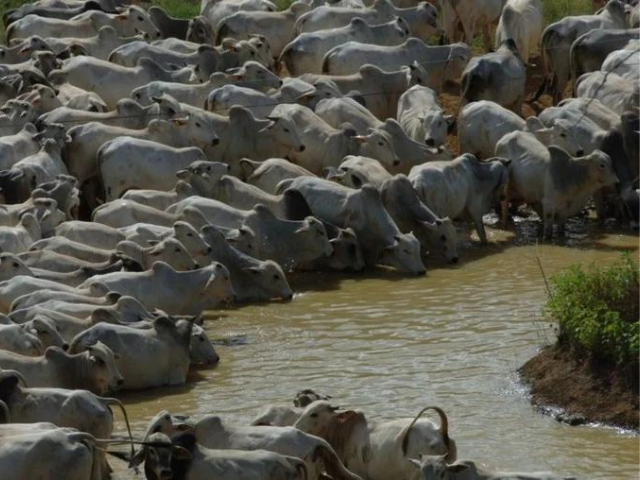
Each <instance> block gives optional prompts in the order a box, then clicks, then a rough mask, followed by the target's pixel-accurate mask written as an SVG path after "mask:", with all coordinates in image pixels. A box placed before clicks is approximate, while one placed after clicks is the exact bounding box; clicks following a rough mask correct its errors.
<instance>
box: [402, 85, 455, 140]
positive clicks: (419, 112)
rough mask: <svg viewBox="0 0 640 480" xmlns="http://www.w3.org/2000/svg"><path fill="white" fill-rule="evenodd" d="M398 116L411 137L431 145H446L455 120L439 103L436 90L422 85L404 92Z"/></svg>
mask: <svg viewBox="0 0 640 480" xmlns="http://www.w3.org/2000/svg"><path fill="white" fill-rule="evenodd" d="M396 118H397V119H398V122H400V125H402V128H403V129H404V130H405V131H406V132H407V135H409V137H410V138H412V139H413V140H415V141H417V142H421V143H422V142H424V143H426V144H427V145H428V146H430V147H441V146H442V145H444V143H445V141H446V139H447V132H448V131H449V129H450V127H451V125H452V123H453V120H454V119H453V115H448V114H446V113H445V112H444V110H443V109H442V107H440V105H438V99H437V96H436V92H434V91H433V90H431V89H430V88H429V87H424V86H422V85H414V86H413V87H411V88H410V89H409V90H407V91H406V92H404V93H403V94H402V96H401V97H400V100H399V101H398V114H397V116H396Z"/></svg>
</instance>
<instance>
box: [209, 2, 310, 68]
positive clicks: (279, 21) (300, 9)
mask: <svg viewBox="0 0 640 480" xmlns="http://www.w3.org/2000/svg"><path fill="white" fill-rule="evenodd" d="M310 8H311V7H310V6H309V4H308V3H306V2H303V1H296V2H293V3H291V4H290V5H289V8H287V9H286V10H282V11H278V12H261V11H248V12H247V11H240V12H236V13H234V14H232V15H229V16H228V17H225V18H223V19H222V20H221V21H220V22H219V23H218V28H217V37H216V38H217V43H220V42H221V41H222V40H223V39H224V38H227V37H231V38H236V39H238V40H245V39H248V38H250V36H251V35H255V34H260V35H264V36H265V37H266V38H267V39H268V40H269V46H270V47H271V53H272V54H273V56H274V57H275V58H278V57H279V56H280V53H281V52H282V49H283V48H284V47H285V45H286V44H287V43H288V42H289V41H290V40H291V33H292V31H293V25H294V24H295V22H296V20H297V19H298V17H300V15H302V14H304V13H306V12H308V11H309V10H310Z"/></svg>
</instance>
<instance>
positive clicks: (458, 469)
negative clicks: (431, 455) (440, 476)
mask: <svg viewBox="0 0 640 480" xmlns="http://www.w3.org/2000/svg"><path fill="white" fill-rule="evenodd" d="M469 468H471V467H470V466H469V465H466V464H464V463H454V464H452V465H447V470H449V471H450V472H452V473H456V474H459V473H462V472H464V471H466V470H469Z"/></svg>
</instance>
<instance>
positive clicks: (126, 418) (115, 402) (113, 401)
mask: <svg viewBox="0 0 640 480" xmlns="http://www.w3.org/2000/svg"><path fill="white" fill-rule="evenodd" d="M100 400H101V401H102V402H103V403H104V404H105V405H106V406H108V407H111V405H115V406H117V407H119V408H120V410H121V411H122V415H123V416H124V422H125V424H126V425H127V433H128V434H129V442H131V457H132V458H133V455H134V454H135V448H134V446H133V435H132V434H131V425H129V416H128V415H127V410H126V409H125V408H124V405H123V404H122V402H121V401H120V400H118V399H117V398H109V397H100Z"/></svg>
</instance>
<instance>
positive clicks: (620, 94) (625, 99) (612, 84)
mask: <svg viewBox="0 0 640 480" xmlns="http://www.w3.org/2000/svg"><path fill="white" fill-rule="evenodd" d="M638 58H640V57H638ZM633 68H634V69H635V65H634V66H633ZM634 76H635V73H634ZM576 95H577V96H579V97H582V98H594V99H596V100H599V101H600V103H602V104H603V105H605V106H606V107H608V108H609V109H611V110H612V111H613V112H615V113H617V114H619V115H622V113H623V112H624V111H625V110H632V109H634V108H638V107H640V85H639V84H638V81H637V77H635V78H633V79H627V78H625V77H621V76H620V75H618V74H617V73H614V72H605V71H598V72H591V73H585V74H584V75H582V76H581V77H580V78H579V79H578V81H577V82H576Z"/></svg>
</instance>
